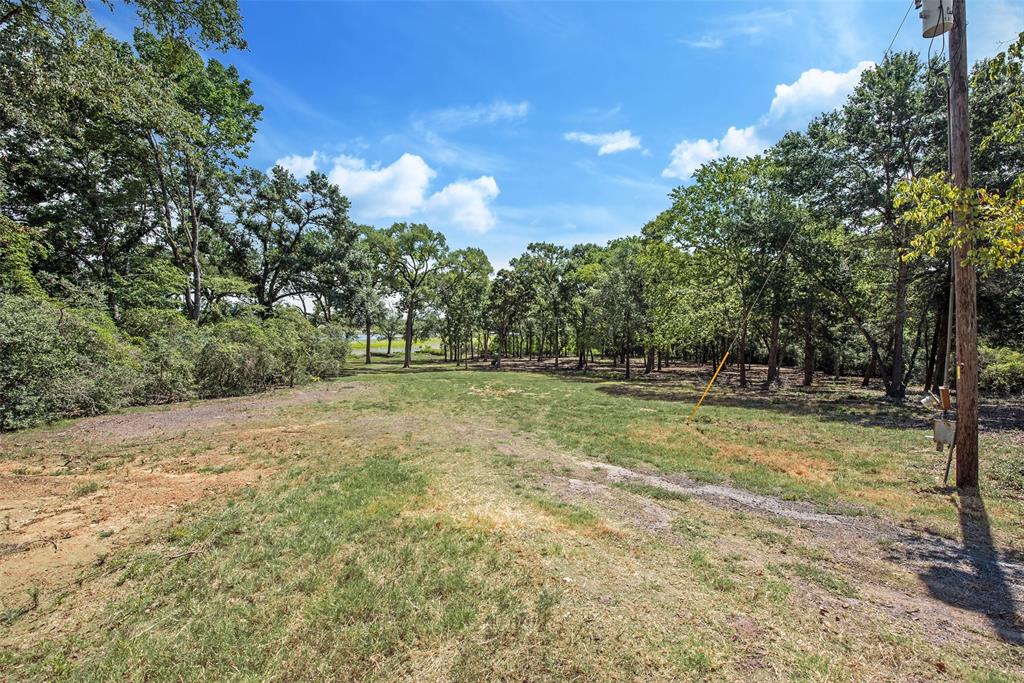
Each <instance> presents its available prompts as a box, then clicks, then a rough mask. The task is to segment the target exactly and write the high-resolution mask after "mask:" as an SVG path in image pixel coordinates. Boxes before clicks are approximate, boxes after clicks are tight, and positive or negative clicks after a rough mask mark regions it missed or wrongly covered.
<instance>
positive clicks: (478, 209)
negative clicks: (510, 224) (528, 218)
mask: <svg viewBox="0 0 1024 683" xmlns="http://www.w3.org/2000/svg"><path fill="white" fill-rule="evenodd" d="M499 192H500V190H499V189H498V183H497V182H496V181H495V180H494V178H492V177H491V176H481V177H479V178H477V179H476V180H460V181H458V182H454V183H451V184H449V185H446V186H445V187H444V189H442V190H441V191H440V192H436V193H435V194H433V195H431V196H430V198H429V199H428V200H427V204H426V210H427V212H428V213H429V214H431V215H434V216H436V217H437V218H439V219H440V220H441V221H443V222H451V223H452V224H454V225H456V226H457V227H460V228H462V229H464V230H469V231H471V232H487V231H488V230H490V229H491V228H493V227H494V224H495V223H496V222H497V221H496V219H495V217H494V214H493V213H492V212H491V207H490V203H491V201H492V200H494V198H495V197H497V196H498V193H499Z"/></svg>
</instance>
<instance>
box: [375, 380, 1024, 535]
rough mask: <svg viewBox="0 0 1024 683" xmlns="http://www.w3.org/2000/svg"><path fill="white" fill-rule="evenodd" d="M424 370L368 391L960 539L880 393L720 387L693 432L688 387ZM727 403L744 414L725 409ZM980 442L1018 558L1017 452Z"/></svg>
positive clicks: (923, 452) (904, 413)
mask: <svg viewBox="0 0 1024 683" xmlns="http://www.w3.org/2000/svg"><path fill="white" fill-rule="evenodd" d="M419 368H420V370H421V371H420V372H418V373H416V374H411V375H408V376H406V375H402V374H394V373H390V372H386V373H378V374H377V375H375V376H373V380H372V381H380V382H384V383H388V384H399V383H400V384H401V390H400V392H395V394H392V395H394V396H397V400H398V405H397V406H395V407H394V409H395V410H397V411H398V412H403V411H408V410H423V409H424V407H425V406H426V407H429V406H443V411H444V412H445V413H446V414H450V415H458V416H464V417H466V418H471V417H472V416H474V415H487V416H490V417H492V418H494V419H497V420H499V421H501V422H503V423H505V424H509V425H511V426H512V427H513V428H515V429H516V430H518V431H520V432H523V433H529V434H534V435H537V436H540V437H542V438H546V439H549V440H551V441H552V442H554V443H555V444H557V445H558V446H559V447H562V448H565V449H569V450H571V451H574V452H576V453H579V454H581V455H582V456H584V457H587V458H590V459H594V460H601V461H605V462H609V463H612V464H616V465H621V466H625V467H641V468H644V467H646V468H653V469H655V470H658V471H661V472H666V473H672V472H683V473H685V474H687V475H689V476H690V477H692V478H694V479H696V480H697V481H706V482H723V481H727V482H730V483H732V484H733V485H735V486H738V487H740V488H744V489H747V490H750V491H754V492H757V493H763V494H768V495H776V496H779V497H781V498H783V499H787V500H800V501H808V502H812V503H815V504H817V505H818V506H820V507H821V508H822V509H823V510H825V511H829V512H843V513H846V514H861V513H864V512H867V513H869V514H876V515H878V514H889V515H895V516H897V517H900V518H917V519H920V520H922V521H923V522H925V523H928V524H930V525H938V526H940V527H944V528H945V529H947V530H948V531H949V533H954V532H955V531H956V529H957V528H958V527H957V510H956V508H955V506H952V505H950V503H949V500H948V498H947V497H946V496H945V495H942V494H941V493H940V492H938V491H934V492H932V491H929V490H928V489H929V488H933V487H935V486H936V484H938V483H940V479H941V468H942V465H943V464H944V461H943V460H942V458H941V456H939V455H937V454H936V453H935V452H934V450H933V449H932V448H930V447H929V444H930V443H931V442H930V441H929V440H928V438H927V437H928V432H927V431H926V430H925V429H924V428H922V427H920V426H919V424H918V423H917V422H915V420H920V419H922V418H921V416H920V415H919V414H917V413H916V412H915V409H914V408H913V407H912V406H909V405H908V406H893V405H892V404H890V403H888V402H885V401H883V400H881V398H880V397H878V396H877V395H875V394H867V393H860V394H856V393H855V394H854V395H853V396H854V397H853V398H851V396H850V395H849V394H846V393H843V392H831V393H829V392H822V394H821V395H820V396H819V397H817V398H813V399H808V398H806V397H802V395H797V396H789V397H782V398H777V399H768V398H761V397H760V395H759V394H758V393H757V392H739V391H735V390H731V389H722V390H721V391H720V392H719V393H717V394H716V395H713V396H712V398H711V399H710V401H709V404H707V405H705V407H704V408H702V411H701V413H700V415H699V416H698V418H697V419H696V420H695V421H693V422H689V421H688V420H687V416H688V415H689V412H690V408H691V406H692V401H693V400H695V399H696V397H697V395H698V389H697V388H695V387H692V386H688V385H672V386H669V387H664V388H662V387H659V386H657V385H653V386H652V385H649V384H648V383H645V382H643V381H634V382H632V383H629V382H622V381H608V380H603V379H600V378H588V377H580V376H569V377H559V376H555V375H549V374H539V373H520V372H503V373H495V372H479V371H465V370H456V369H454V368H453V366H452V365H451V364H445V363H441V362H437V361H435V362H430V361H423V362H421V363H420V364H419ZM424 368H429V369H430V371H429V372H424V371H422V370H423V369H424ZM368 379H369V378H368ZM631 392H640V393H639V394H637V395H638V396H640V397H634V394H633V393H631ZM876 393H877V392H876ZM716 399H718V400H719V401H720V404H716V403H715V400H716ZM735 402H746V403H749V404H750V405H745V404H741V405H737V406H733V405H729V404H730V403H735ZM890 425H891V426H890ZM899 425H904V426H899ZM987 438H989V441H987V442H985V443H983V448H985V449H986V451H987V452H988V453H990V454H991V455H992V457H991V458H990V459H988V460H987V461H986V462H985V463H983V472H982V476H983V486H985V487H986V495H987V501H986V502H987V505H988V511H989V513H990V515H991V517H992V524H993V525H994V526H995V527H997V528H999V529H1000V530H1001V531H1003V532H1004V533H1006V534H1008V538H1016V539H1017V540H1018V541H1020V542H1021V544H1022V549H1024V534H1022V533H1020V529H1019V527H1018V525H1017V524H1016V522H1015V520H1016V519H1018V518H1019V517H1020V515H1022V514H1024V499H1022V498H1021V497H1020V496H1019V490H1018V489H1017V487H1018V486H1019V481H1020V480H1019V478H1018V477H1017V473H1016V469H1019V468H1017V467H1016V465H1014V464H1013V463H1014V462H1017V461H1019V458H1015V457H1013V456H1012V453H1013V447H1012V443H1010V442H1003V441H1000V440H998V438H996V439H994V440H993V439H992V438H991V437H987Z"/></svg>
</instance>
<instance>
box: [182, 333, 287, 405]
mask: <svg viewBox="0 0 1024 683" xmlns="http://www.w3.org/2000/svg"><path fill="white" fill-rule="evenodd" d="M204 331H205V332H206V342H205V344H204V346H203V348H202V350H201V351H200V352H199V357H198V359H197V361H196V370H195V373H196V377H197V378H198V383H199V393H200V395H202V396H235V395H238V394H246V393H252V392H256V391H263V390H264V389H266V388H267V387H268V386H270V384H271V383H272V381H273V379H274V376H275V369H276V366H277V365H278V361H277V359H276V358H275V357H274V354H273V353H272V351H271V341H270V338H269V336H268V335H267V332H266V329H265V328H264V326H263V325H262V324H261V322H260V321H259V320H257V319H255V318H251V319H241V320H226V321H224V322H220V323H217V324H216V325H212V326H210V327H208V328H206V330H204Z"/></svg>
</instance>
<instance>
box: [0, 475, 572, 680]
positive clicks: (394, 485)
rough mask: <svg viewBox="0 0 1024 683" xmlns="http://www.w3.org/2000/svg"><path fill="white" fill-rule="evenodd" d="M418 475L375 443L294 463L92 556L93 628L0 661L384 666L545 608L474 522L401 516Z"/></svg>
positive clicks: (28, 665) (179, 671)
mask: <svg viewBox="0 0 1024 683" xmlns="http://www.w3.org/2000/svg"><path fill="white" fill-rule="evenodd" d="M427 485H428V478H427V476H426V475H425V474H424V473H423V472H422V471H421V470H420V469H419V468H417V467H415V466H413V465H410V464H408V463H405V462H401V461H399V460H396V459H393V458H389V457H386V456H372V457H370V458H368V459H367V460H366V461H364V462H363V463H362V464H359V465H357V466H353V467H344V468H339V469H336V470H334V471H329V472H323V473H312V474H311V473H310V472H294V473H293V474H292V475H291V476H289V477H287V478H285V479H284V480H283V481H281V482H280V483H279V484H278V485H277V486H276V487H274V488H273V489H272V490H270V491H263V492H258V493H257V492H253V493H251V494H249V495H246V496H243V497H242V498H241V499H238V500H236V501H234V503H233V504H232V505H229V506H227V507H225V508H223V509H221V510H219V511H217V512H214V513H213V514H211V515H210V516H208V517H206V518H203V519H200V520H199V521H197V522H195V523H193V524H190V525H187V526H183V527H180V528H178V529H176V530H175V532H174V533H172V534H171V535H170V536H169V538H171V539H173V541H174V546H175V547H174V548H172V549H170V550H169V551H168V552H167V553H166V554H163V555H161V554H158V553H152V552H150V553H145V554H142V555H139V556H134V557H133V556H122V557H121V558H119V559H118V560H117V561H116V562H114V561H112V560H110V561H108V562H109V563H110V564H112V565H113V566H114V567H115V568H116V570H117V572H118V574H119V578H118V580H119V582H120V585H121V586H122V588H123V590H124V591H126V592H127V594H128V595H129V597H127V598H126V599H124V600H120V601H116V602H115V603H114V604H113V605H112V606H111V607H110V608H109V609H108V614H107V616H106V617H105V619H109V620H110V623H111V624H112V627H111V630H110V631H109V632H108V633H96V634H95V637H96V638H97V640H94V641H86V642H81V641H79V640H73V641H68V642H66V643H63V644H53V643H48V644H44V645H41V646H39V647H38V648H36V649H35V650H34V651H33V652H32V653H31V654H30V655H28V656H22V657H19V658H18V659H16V660H14V661H12V660H10V659H8V661H6V662H4V661H3V659H0V664H4V663H5V664H6V665H8V666H17V667H18V669H17V670H18V671H19V675H21V676H32V675H45V676H46V677H58V678H62V679H66V680H67V679H90V680H114V679H126V678H132V679H138V678H151V677H152V678H157V679H161V680H171V679H178V678H188V679H195V678H207V679H209V678H214V679H222V678H236V677H239V676H241V677H257V678H261V679H262V678H268V677H270V678H274V677H282V678H291V679H294V678H321V677H323V676H327V675H328V672H329V675H330V677H334V678H351V677H359V676H360V675H362V674H365V673H366V672H369V671H377V672H378V673H377V675H376V676H375V678H378V679H380V680H388V679H389V678H390V675H389V674H391V675H395V674H398V673H399V672H402V671H403V670H405V669H406V667H408V666H409V665H410V662H409V661H408V659H407V657H408V656H409V654H410V653H411V651H412V650H413V649H414V648H429V647H431V643H433V644H434V645H435V646H440V645H441V644H442V643H444V642H447V641H448V640H449V639H451V638H453V637H456V636H457V635H458V634H460V633H465V632H467V631H468V630H471V629H473V628H486V629H488V630H490V631H491V632H493V633H494V634H495V635H496V636H501V637H507V636H508V635H509V634H511V633H514V632H515V631H516V629H518V628H520V627H521V625H522V624H524V623H527V622H531V620H535V619H538V618H540V617H539V616H538V615H541V616H542V615H543V614H544V613H550V611H551V609H553V608H554V606H555V604H557V600H556V599H555V598H553V597H552V595H551V594H545V596H543V598H541V599H540V601H539V602H538V603H537V604H536V605H535V606H534V605H531V604H530V603H529V602H526V603H524V602H523V601H522V600H521V599H520V597H519V596H518V595H517V591H518V589H519V587H520V585H523V584H525V585H529V583H530V573H529V571H528V570H524V569H520V568H518V567H516V564H515V562H514V561H512V559H511V558H510V557H509V556H508V555H507V554H506V553H504V552H503V551H502V549H501V548H500V547H498V546H497V545H496V544H495V543H493V542H492V541H491V539H489V537H488V535H487V534H485V533H482V532H480V531H479V530H473V529H469V528H466V527H465V526H463V525H461V524H460V523H459V522H458V521H456V520H454V519H452V518H451V517H449V516H446V515H444V514H434V513H430V512H426V513H424V514H422V515H420V514H414V515H412V516H408V513H410V512H415V511H416V510H417V509H418V508H419V505H420V504H424V503H426V502H427V499H426V497H425V496H426V492H427ZM190 548H191V549H199V550H198V552H196V553H195V554H194V555H190V556H182V557H180V558H178V559H175V560H172V561H166V560H165V559H164V557H167V556H173V555H176V554H178V553H180V552H183V551H185V550H188V549H190ZM496 578H497V579H498V580H495V579H496ZM171 624H174V625H175V627H174V628H169V625H171ZM83 649H84V650H85V651H86V652H88V653H89V655H88V656H85V657H83V656H81V652H82V651H83ZM382 658H388V659H389V662H390V663H389V664H388V666H387V667H384V668H381V666H380V664H379V663H380V662H381V661H383V659H382ZM460 658H461V659H462V661H461V662H460V666H462V667H465V669H466V671H472V670H475V669H476V668H478V667H485V666H486V658H485V657H484V653H483V652H482V651H479V650H474V649H472V648H470V649H468V650H467V651H465V652H463V653H462V654H461V655H460Z"/></svg>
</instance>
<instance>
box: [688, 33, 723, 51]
mask: <svg viewBox="0 0 1024 683" xmlns="http://www.w3.org/2000/svg"><path fill="white" fill-rule="evenodd" d="M683 42H684V43H686V44H687V45H689V46H690V47H695V48H698V49H701V50H717V49H718V48H720V47H722V46H723V45H725V40H724V39H722V37H721V36H709V35H703V36H701V37H700V38H697V39H696V40H683Z"/></svg>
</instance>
